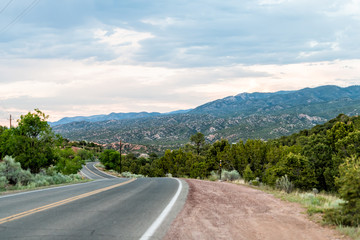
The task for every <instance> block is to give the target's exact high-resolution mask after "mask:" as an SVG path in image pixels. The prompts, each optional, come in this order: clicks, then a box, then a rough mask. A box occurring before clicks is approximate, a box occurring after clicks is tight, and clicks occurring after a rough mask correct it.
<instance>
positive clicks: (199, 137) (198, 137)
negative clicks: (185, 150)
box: [190, 132, 205, 155]
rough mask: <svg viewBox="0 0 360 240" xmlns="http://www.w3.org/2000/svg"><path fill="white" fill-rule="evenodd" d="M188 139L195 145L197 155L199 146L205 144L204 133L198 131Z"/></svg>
mask: <svg viewBox="0 0 360 240" xmlns="http://www.w3.org/2000/svg"><path fill="white" fill-rule="evenodd" d="M190 141H191V142H192V143H193V144H194V145H195V148H196V153H197V154H198V155H199V154H200V150H201V146H203V145H204V144H205V137H204V134H202V133H201V132H198V133H196V134H194V135H192V136H191V137H190Z"/></svg>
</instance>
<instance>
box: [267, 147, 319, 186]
mask: <svg viewBox="0 0 360 240" xmlns="http://www.w3.org/2000/svg"><path fill="white" fill-rule="evenodd" d="M274 171H275V172H276V176H277V177H282V176H285V175H287V176H288V178H289V180H290V181H291V182H292V183H293V184H294V185H295V187H297V188H300V189H312V188H313V187H314V186H315V185H316V184H317V180H316V175H315V171H314V168H313V166H312V165H311V164H310V162H309V160H308V159H307V158H306V157H305V156H302V155H300V154H294V153H289V154H288V155H286V156H285V157H283V158H282V159H281V160H280V161H279V162H278V164H277V165H276V168H274Z"/></svg>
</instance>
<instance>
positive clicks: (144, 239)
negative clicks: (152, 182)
mask: <svg viewBox="0 0 360 240" xmlns="http://www.w3.org/2000/svg"><path fill="white" fill-rule="evenodd" d="M175 179H176V180H177V181H178V182H179V188H178V190H177V192H176V193H175V195H174V197H173V198H172V199H171V201H170V202H169V204H168V205H167V206H166V207H165V209H164V210H163V211H162V213H161V214H160V215H159V216H158V218H157V219H156V220H155V221H154V222H153V224H151V226H150V227H149V228H148V229H147V230H146V232H145V233H144V234H143V235H142V236H141V238H140V240H147V239H150V238H151V237H152V236H153V235H154V233H155V232H156V230H157V229H158V228H159V227H160V225H161V223H162V222H163V221H164V220H165V218H166V216H167V215H168V214H169V212H170V211H171V209H172V207H173V206H174V204H175V202H176V200H177V199H178V197H179V195H180V193H181V190H182V183H181V181H180V180H179V179H177V178H175Z"/></svg>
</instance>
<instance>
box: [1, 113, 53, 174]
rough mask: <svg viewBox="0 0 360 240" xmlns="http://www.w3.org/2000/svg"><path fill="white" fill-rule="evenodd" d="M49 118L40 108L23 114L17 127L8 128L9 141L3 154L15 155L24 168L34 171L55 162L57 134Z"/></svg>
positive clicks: (36, 171)
mask: <svg viewBox="0 0 360 240" xmlns="http://www.w3.org/2000/svg"><path fill="white" fill-rule="evenodd" d="M47 118H48V116H46V115H45V114H44V113H43V112H41V111H40V110H39V109H35V112H33V113H31V112H29V113H28V114H26V115H22V116H21V117H20V119H19V120H18V126H17V127H16V128H11V129H8V130H6V131H8V133H7V134H6V138H7V141H6V145H5V147H4V148H3V150H2V155H3V154H5V155H11V156H13V157H15V160H16V161H17V162H20V163H21V166H22V167H23V168H24V169H30V171H31V172H32V173H38V172H39V171H40V169H41V168H46V167H49V166H51V165H53V164H55V162H56V159H57V157H56V154H55V151H54V146H55V134H54V133H53V132H52V130H51V127H50V125H49V124H48V123H47V121H46V120H47Z"/></svg>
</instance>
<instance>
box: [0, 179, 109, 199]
mask: <svg viewBox="0 0 360 240" xmlns="http://www.w3.org/2000/svg"><path fill="white" fill-rule="evenodd" d="M104 180H108V179H96V180H95V181H92V182H85V183H75V184H71V185H66V186H59V187H49V188H45V189H38V190H30V191H27V192H20V193H14V194H9V195H4V196H0V198H7V197H16V196H19V195H24V194H29V193H36V192H43V191H49V190H53V189H59V188H67V187H73V186H77V185H81V184H90V183H95V182H98V181H104Z"/></svg>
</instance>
